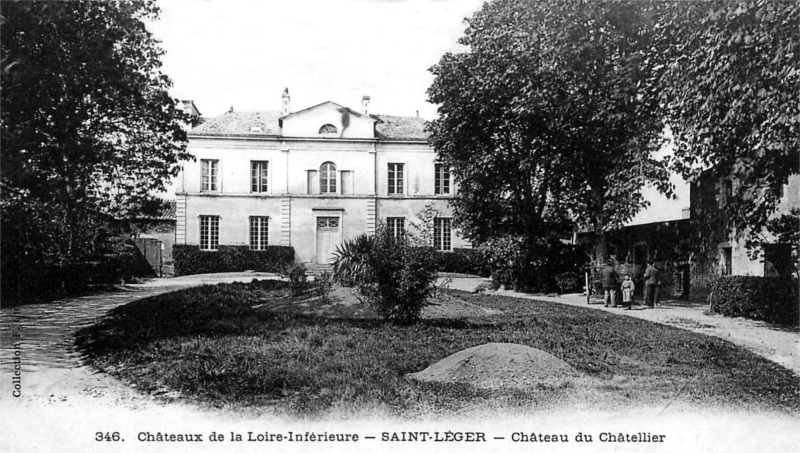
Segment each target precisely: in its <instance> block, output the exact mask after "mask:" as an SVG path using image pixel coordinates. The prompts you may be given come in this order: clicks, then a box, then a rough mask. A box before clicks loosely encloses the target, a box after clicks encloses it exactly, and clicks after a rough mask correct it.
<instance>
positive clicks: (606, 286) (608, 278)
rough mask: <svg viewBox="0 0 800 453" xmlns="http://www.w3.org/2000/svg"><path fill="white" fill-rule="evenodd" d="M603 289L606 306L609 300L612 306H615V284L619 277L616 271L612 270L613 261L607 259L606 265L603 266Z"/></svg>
mask: <svg viewBox="0 0 800 453" xmlns="http://www.w3.org/2000/svg"><path fill="white" fill-rule="evenodd" d="M602 276H603V291H604V292H605V297H604V300H605V302H606V307H608V305H609V302H610V303H611V304H612V306H613V307H616V306H617V284H618V280H619V277H618V276H617V271H615V270H614V263H613V262H612V261H611V260H609V261H608V262H607V263H606V265H605V266H604V267H603V273H602Z"/></svg>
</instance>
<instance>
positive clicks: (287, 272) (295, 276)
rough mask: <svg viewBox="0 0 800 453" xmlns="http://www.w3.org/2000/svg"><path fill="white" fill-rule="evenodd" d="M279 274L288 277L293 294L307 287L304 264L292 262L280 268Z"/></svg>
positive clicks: (299, 292)
mask: <svg viewBox="0 0 800 453" xmlns="http://www.w3.org/2000/svg"><path fill="white" fill-rule="evenodd" d="M281 275H282V276H284V277H286V278H287V279H289V288H290V289H291V290H292V295H293V296H298V295H300V294H302V293H303V291H305V290H306V288H307V287H308V277H307V276H306V266H305V264H303V263H292V264H291V265H286V266H284V267H283V268H282V269H281Z"/></svg>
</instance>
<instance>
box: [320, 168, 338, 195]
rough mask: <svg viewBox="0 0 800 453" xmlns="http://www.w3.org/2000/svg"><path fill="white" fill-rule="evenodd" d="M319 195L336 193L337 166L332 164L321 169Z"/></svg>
mask: <svg viewBox="0 0 800 453" xmlns="http://www.w3.org/2000/svg"><path fill="white" fill-rule="evenodd" d="M319 193H336V165H334V164H333V163H331V162H325V163H324V164H322V166H321V167H320V168H319Z"/></svg>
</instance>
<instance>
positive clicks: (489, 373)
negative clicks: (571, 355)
mask: <svg viewBox="0 0 800 453" xmlns="http://www.w3.org/2000/svg"><path fill="white" fill-rule="evenodd" d="M407 377H408V378H411V379H416V380H419V381H426V382H449V383H466V384H472V385H474V386H476V387H480V388H487V389H497V388H517V389H522V388H526V387H530V386H535V385H537V384H556V383H559V382H563V381H564V380H566V379H572V378H577V377H579V374H578V372H577V371H576V370H575V369H574V368H572V367H571V366H570V365H569V364H567V363H566V362H564V361H563V360H561V359H559V358H557V357H555V356H553V355H551V354H548V353H546V352H544V351H542V350H540V349H536V348H531V347H530V346H524V345H521V344H512V343H487V344H484V345H480V346H475V347H472V348H469V349H465V350H463V351H459V352H457V353H455V354H453V355H451V356H448V357H446V358H444V359H442V360H440V361H438V362H436V363H434V364H433V365H431V366H429V367H428V368H426V369H424V370H422V371H420V372H418V373H413V374H409V375H408V376H407Z"/></svg>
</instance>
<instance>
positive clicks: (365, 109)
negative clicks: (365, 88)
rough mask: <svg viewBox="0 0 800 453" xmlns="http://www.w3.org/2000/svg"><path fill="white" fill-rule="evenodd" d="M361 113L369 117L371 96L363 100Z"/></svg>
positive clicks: (365, 96)
mask: <svg viewBox="0 0 800 453" xmlns="http://www.w3.org/2000/svg"><path fill="white" fill-rule="evenodd" d="M361 113H363V114H364V115H369V96H367V95H364V97H362V98H361Z"/></svg>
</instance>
